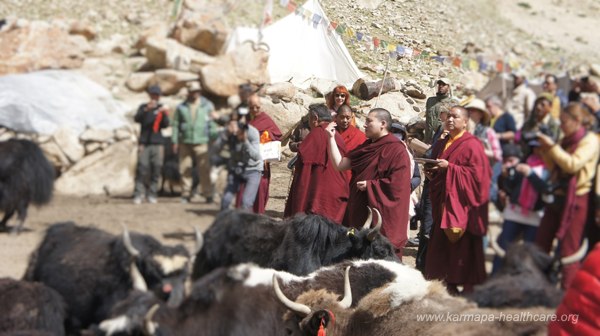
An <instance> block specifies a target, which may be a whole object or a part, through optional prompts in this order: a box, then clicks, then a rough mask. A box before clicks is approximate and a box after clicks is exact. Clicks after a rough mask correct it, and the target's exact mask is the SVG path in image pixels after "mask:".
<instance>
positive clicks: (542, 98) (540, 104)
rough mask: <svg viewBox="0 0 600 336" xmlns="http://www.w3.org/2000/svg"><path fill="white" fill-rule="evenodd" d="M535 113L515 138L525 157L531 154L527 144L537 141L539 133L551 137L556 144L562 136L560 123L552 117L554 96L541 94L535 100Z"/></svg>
mask: <svg viewBox="0 0 600 336" xmlns="http://www.w3.org/2000/svg"><path fill="white" fill-rule="evenodd" d="M533 106H534V107H533V112H532V113H531V115H530V116H529V119H527V121H526V122H525V124H523V127H522V128H521V130H520V131H519V132H517V135H516V136H515V139H516V141H520V143H521V150H522V151H523V155H524V157H527V156H528V155H529V153H530V150H529V146H528V145H527V143H528V142H529V141H532V140H537V133H538V132H541V133H543V134H546V135H547V136H549V137H551V138H552V140H554V142H556V141H558V138H559V136H560V122H559V121H558V120H557V119H555V118H554V117H552V114H551V111H552V96H550V95H549V94H548V93H541V94H540V95H539V97H537V99H536V100H535V103H534V105H533Z"/></svg>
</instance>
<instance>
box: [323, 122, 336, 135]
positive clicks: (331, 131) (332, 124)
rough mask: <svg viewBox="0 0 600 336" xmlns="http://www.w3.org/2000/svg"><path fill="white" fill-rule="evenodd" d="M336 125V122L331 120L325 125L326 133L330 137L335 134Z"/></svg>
mask: <svg viewBox="0 0 600 336" xmlns="http://www.w3.org/2000/svg"><path fill="white" fill-rule="evenodd" d="M336 126H337V124H336V123H335V121H332V122H330V123H329V125H327V127H325V130H326V131H327V134H329V136H330V137H332V138H333V137H334V136H335V127H336Z"/></svg>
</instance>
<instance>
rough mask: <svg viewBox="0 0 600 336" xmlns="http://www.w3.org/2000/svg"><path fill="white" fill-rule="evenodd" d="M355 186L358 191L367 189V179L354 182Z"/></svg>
mask: <svg viewBox="0 0 600 336" xmlns="http://www.w3.org/2000/svg"><path fill="white" fill-rule="evenodd" d="M356 188H358V190H360V191H365V190H367V181H358V182H356Z"/></svg>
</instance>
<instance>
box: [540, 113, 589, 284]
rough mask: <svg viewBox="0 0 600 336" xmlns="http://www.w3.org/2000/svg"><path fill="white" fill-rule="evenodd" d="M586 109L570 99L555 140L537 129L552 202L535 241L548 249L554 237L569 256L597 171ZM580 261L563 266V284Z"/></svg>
mask: <svg viewBox="0 0 600 336" xmlns="http://www.w3.org/2000/svg"><path fill="white" fill-rule="evenodd" d="M587 117H588V116H587V112H586V111H585V110H584V108H583V107H582V106H581V104H579V103H570V104H569V105H567V107H566V108H565V109H564V110H563V111H562V112H561V113H560V129H561V131H562V132H563V134H564V137H563V138H562V140H561V141H560V143H556V142H555V141H554V139H552V137H550V136H548V135H546V134H543V133H541V132H539V133H538V139H539V141H540V143H541V145H542V150H543V155H544V161H545V162H546V163H547V164H548V168H549V170H550V171H551V180H550V181H551V184H552V185H553V186H554V187H553V188H552V189H553V192H552V194H553V196H554V202H553V203H552V204H550V205H548V206H547V207H546V209H545V213H544V217H543V218H542V222H541V223H540V227H539V229H538V232H537V235H536V244H537V245H539V246H540V247H541V248H542V250H544V251H546V252H550V250H551V249H552V243H553V240H554V238H557V239H558V241H559V253H560V255H561V256H568V255H571V254H573V253H575V252H576V251H577V250H578V249H579V247H580V244H581V241H582V238H583V234H584V229H585V223H586V220H587V215H588V205H589V197H590V191H591V189H592V183H593V181H592V180H593V177H594V175H595V173H596V167H597V164H598V157H599V156H600V143H599V142H598V138H597V137H596V135H595V134H593V133H591V132H588V131H587V130H586V128H585V126H584V123H585V120H586V118H587ZM578 268H579V264H577V263H574V264H570V265H565V266H563V269H562V275H563V277H562V287H563V288H564V289H566V288H568V287H569V285H570V284H571V281H572V280H573V276H574V275H575V272H576V271H577V269H578Z"/></svg>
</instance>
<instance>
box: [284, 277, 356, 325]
mask: <svg viewBox="0 0 600 336" xmlns="http://www.w3.org/2000/svg"><path fill="white" fill-rule="evenodd" d="M349 274H350V266H348V267H346V271H345V274H344V297H343V298H342V299H341V300H338V295H337V294H333V293H331V292H328V291H326V290H323V289H321V290H309V291H307V292H305V293H303V294H301V295H300V296H298V299H297V300H296V301H292V300H290V299H288V298H287V297H286V296H285V294H283V292H282V291H281V288H280V287H279V279H278V278H277V274H273V290H274V291H275V295H276V296H277V298H278V299H279V301H280V302H281V303H282V304H283V305H284V306H285V307H286V308H288V309H289V312H287V313H286V314H285V316H284V320H285V326H286V334H287V335H306V336H309V335H310V336H314V335H317V334H318V332H319V331H320V330H323V331H325V330H328V329H329V331H330V332H329V333H327V334H332V333H333V329H334V327H335V325H336V321H337V322H340V323H341V324H345V323H343V320H345V318H344V317H345V316H346V315H348V314H349V313H348V309H349V308H350V305H351V304H352V290H351V288H350V276H349Z"/></svg>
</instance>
